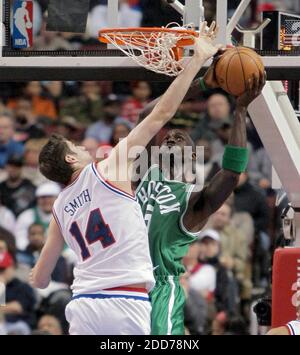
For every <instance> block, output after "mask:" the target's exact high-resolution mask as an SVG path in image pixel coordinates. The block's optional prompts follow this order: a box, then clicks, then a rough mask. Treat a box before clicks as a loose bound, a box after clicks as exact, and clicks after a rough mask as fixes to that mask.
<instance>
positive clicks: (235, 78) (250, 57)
mask: <svg viewBox="0 0 300 355" xmlns="http://www.w3.org/2000/svg"><path fill="white" fill-rule="evenodd" d="M264 71H265V68H264V64H263V62H262V60H261V57H260V56H259V55H258V54H257V53H256V52H255V51H254V50H252V49H250V48H246V47H234V48H231V49H227V50H226V52H225V53H224V54H223V55H222V56H221V57H220V59H219V60H218V61H217V63H216V65H215V75H216V79H217V82H218V84H219V85H220V87H221V88H222V89H223V90H225V91H226V92H227V93H228V94H230V95H233V96H240V95H242V94H243V93H244V92H245V91H246V87H247V82H248V81H249V79H250V78H253V76H255V77H256V78H257V79H258V78H259V77H261V75H262V74H263V73H264Z"/></svg>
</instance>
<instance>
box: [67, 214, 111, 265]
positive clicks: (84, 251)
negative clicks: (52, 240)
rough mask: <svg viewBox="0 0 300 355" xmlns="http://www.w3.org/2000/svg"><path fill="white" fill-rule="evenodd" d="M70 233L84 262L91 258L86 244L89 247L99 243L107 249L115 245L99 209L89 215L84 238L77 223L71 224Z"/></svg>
mask: <svg viewBox="0 0 300 355" xmlns="http://www.w3.org/2000/svg"><path fill="white" fill-rule="evenodd" d="M70 233H71V234H72V236H73V237H74V238H75V239H76V241H77V243H78V245H79V247H80V249H81V257H82V259H83V260H86V259H88V258H89V257H90V256H91V254H90V251H89V249H88V246H87V244H88V245H91V244H93V243H95V242H100V243H101V244H102V247H103V248H107V247H109V246H111V245H112V244H114V243H115V238H114V236H113V235H112V232H111V230H110V228H109V225H108V224H106V223H105V221H104V219H103V217H102V214H101V212H100V210H99V208H98V209H96V210H93V211H92V212H91V213H90V216H89V220H88V223H87V227H86V232H85V238H84V237H83V235H82V233H81V231H80V229H79V227H78V224H77V222H73V223H72V225H71V228H70Z"/></svg>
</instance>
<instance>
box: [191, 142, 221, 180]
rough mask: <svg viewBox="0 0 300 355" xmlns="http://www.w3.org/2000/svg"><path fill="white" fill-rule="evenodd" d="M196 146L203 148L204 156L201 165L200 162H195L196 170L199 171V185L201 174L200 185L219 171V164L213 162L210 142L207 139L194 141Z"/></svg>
mask: <svg viewBox="0 0 300 355" xmlns="http://www.w3.org/2000/svg"><path fill="white" fill-rule="evenodd" d="M196 146H198V147H203V149H204V156H203V164H202V161H201V162H197V169H199V174H198V175H199V180H198V181H199V183H200V181H201V179H200V174H202V172H203V175H204V176H203V178H204V181H202V183H203V184H204V183H207V182H209V181H210V180H211V179H212V178H213V177H214V176H215V175H216V173H217V172H218V171H219V170H220V169H221V167H220V164H219V163H218V162H217V161H214V160H213V154H212V146H211V142H210V141H209V140H207V139H198V140H197V141H196Z"/></svg>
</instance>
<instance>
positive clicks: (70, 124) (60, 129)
mask: <svg viewBox="0 0 300 355" xmlns="http://www.w3.org/2000/svg"><path fill="white" fill-rule="evenodd" d="M54 130H55V133H58V134H61V135H62V136H64V137H65V138H66V139H67V140H71V141H78V140H80V139H81V136H82V134H83V132H84V127H83V126H82V125H81V124H80V122H78V121H77V120H76V118H74V117H72V116H63V117H62V118H61V119H60V120H59V121H58V122H57V123H56V125H55V127H54Z"/></svg>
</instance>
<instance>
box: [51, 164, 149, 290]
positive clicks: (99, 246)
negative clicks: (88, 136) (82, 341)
mask: <svg viewBox="0 0 300 355" xmlns="http://www.w3.org/2000/svg"><path fill="white" fill-rule="evenodd" d="M53 215H54V217H55V219H56V222H57V224H58V225H59V227H60V229H61V232H62V235H63V236H64V239H65V241H66V243H67V244H68V246H69V247H70V248H71V249H72V250H73V251H74V252H75V253H76V255H77V257H78V262H77V264H76V266H75V268H74V277H75V279H74V283H73V285H72V290H73V293H74V294H75V295H78V294H88V293H97V292H99V291H101V290H105V289H110V288H115V287H122V286H125V285H132V284H138V283H146V285H147V286H146V287H147V290H148V291H150V290H151V289H152V288H153V287H154V283H155V281H154V277H153V267H152V262H151V258H150V251H149V243H148V233H147V228H146V225H145V222H144V219H143V215H142V211H141V208H140V206H139V204H138V202H137V201H136V199H135V197H133V196H131V195H130V194H128V193H126V192H123V191H121V190H119V189H118V188H116V187H114V186H113V185H112V184H110V183H109V182H108V181H106V180H105V179H104V178H103V177H102V176H101V175H100V173H99V172H98V171H97V168H96V163H93V164H89V165H88V166H87V167H85V168H84V169H83V170H82V172H81V173H80V175H79V177H78V178H77V179H76V180H75V181H74V182H73V183H72V184H71V185H69V186H67V187H66V188H65V189H64V190H63V191H62V192H61V193H60V195H59V197H58V198H57V200H56V201H55V203H54V207H53Z"/></svg>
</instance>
